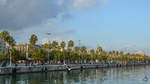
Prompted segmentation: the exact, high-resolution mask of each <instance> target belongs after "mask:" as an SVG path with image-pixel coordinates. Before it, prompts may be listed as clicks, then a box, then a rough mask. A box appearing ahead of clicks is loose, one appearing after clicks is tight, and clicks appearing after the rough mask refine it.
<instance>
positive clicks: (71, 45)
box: [68, 40, 74, 49]
mask: <svg viewBox="0 0 150 84" xmlns="http://www.w3.org/2000/svg"><path fill="white" fill-rule="evenodd" d="M73 46H74V41H72V40H69V42H68V49H72V47H73Z"/></svg>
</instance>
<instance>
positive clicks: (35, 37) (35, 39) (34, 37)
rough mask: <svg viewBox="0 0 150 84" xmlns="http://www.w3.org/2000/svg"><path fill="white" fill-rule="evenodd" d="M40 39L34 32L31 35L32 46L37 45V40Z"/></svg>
mask: <svg viewBox="0 0 150 84" xmlns="http://www.w3.org/2000/svg"><path fill="white" fill-rule="evenodd" d="M37 41H38V37H37V36H36V35H35V34H32V35H31V37H30V46H31V47H33V46H35V44H36V42H37Z"/></svg>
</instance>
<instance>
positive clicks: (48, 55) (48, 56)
mask: <svg viewBox="0 0 150 84" xmlns="http://www.w3.org/2000/svg"><path fill="white" fill-rule="evenodd" d="M46 35H48V36H50V35H51V33H49V32H47V33H46ZM48 44H50V40H49V39H48ZM48 61H49V64H50V51H49V50H48Z"/></svg>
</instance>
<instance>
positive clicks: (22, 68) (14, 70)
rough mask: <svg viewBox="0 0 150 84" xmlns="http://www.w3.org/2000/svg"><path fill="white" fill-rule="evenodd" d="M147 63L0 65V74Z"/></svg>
mask: <svg viewBox="0 0 150 84" xmlns="http://www.w3.org/2000/svg"><path fill="white" fill-rule="evenodd" d="M140 65H149V63H127V64H120V63H112V64H109V63H103V64H67V65H36V66H11V67H9V66H8V67H1V68H0V75H7V74H19V73H35V72H48V71H62V70H66V71H68V70H69V71H70V70H76V69H81V70H82V69H96V68H111V67H114V68H115V67H116V68H118V67H126V66H140Z"/></svg>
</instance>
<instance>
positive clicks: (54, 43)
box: [52, 41, 58, 50]
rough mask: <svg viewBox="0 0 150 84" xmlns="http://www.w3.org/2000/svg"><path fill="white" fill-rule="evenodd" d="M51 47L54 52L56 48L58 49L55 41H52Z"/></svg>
mask: <svg viewBox="0 0 150 84" xmlns="http://www.w3.org/2000/svg"><path fill="white" fill-rule="evenodd" d="M52 47H53V49H54V50H56V48H57V47H58V42H57V41H53V42H52Z"/></svg>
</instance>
